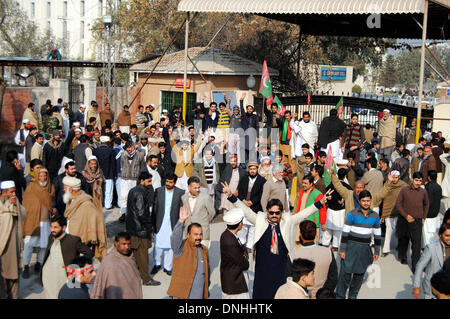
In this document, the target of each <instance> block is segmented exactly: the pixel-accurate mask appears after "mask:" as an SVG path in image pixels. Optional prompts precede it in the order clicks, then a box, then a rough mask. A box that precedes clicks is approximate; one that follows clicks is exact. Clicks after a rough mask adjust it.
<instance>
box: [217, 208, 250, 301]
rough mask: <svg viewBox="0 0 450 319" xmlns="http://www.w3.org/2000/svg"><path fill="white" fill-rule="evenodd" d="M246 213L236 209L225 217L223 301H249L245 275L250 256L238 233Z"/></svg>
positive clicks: (221, 246) (221, 243)
mask: <svg viewBox="0 0 450 319" xmlns="http://www.w3.org/2000/svg"><path fill="white" fill-rule="evenodd" d="M243 219H244V212H243V211H242V209H240V208H234V209H232V210H230V211H229V212H227V213H226V214H225V215H224V216H223V220H224V221H225V223H226V224H227V229H226V230H225V231H224V232H223V233H222V236H220V282H221V286H222V292H223V296H222V298H223V299H249V298H250V296H249V293H248V287H247V282H246V280H245V277H246V276H247V274H246V273H244V272H245V271H246V270H248V267H249V262H248V254H247V251H246V250H245V246H244V245H243V244H241V242H240V241H239V239H238V237H237V233H238V232H239V231H240V230H241V229H242V225H243Z"/></svg>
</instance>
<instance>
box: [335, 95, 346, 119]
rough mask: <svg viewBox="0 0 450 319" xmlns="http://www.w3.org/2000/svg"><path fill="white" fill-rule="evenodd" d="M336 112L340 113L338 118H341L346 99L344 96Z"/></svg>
mask: <svg viewBox="0 0 450 319" xmlns="http://www.w3.org/2000/svg"><path fill="white" fill-rule="evenodd" d="M336 110H337V113H338V114H337V116H338V117H339V116H340V115H341V113H342V112H343V111H344V97H343V96H342V97H341V99H340V100H339V102H338V104H337V105H336Z"/></svg>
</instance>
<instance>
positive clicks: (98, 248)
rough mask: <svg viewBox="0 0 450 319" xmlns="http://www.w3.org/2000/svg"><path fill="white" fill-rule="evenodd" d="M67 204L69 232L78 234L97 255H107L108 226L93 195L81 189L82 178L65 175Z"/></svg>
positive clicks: (66, 215)
mask: <svg viewBox="0 0 450 319" xmlns="http://www.w3.org/2000/svg"><path fill="white" fill-rule="evenodd" d="M63 184H64V195H63V201H64V203H65V204H66V210H65V212H64V216H65V217H66V218H67V229H66V231H67V233H69V234H71V235H74V236H78V237H80V238H81V242H82V243H84V244H86V245H87V246H89V247H92V249H93V251H94V252H95V257H97V258H99V260H101V259H102V258H103V257H105V256H106V228H105V221H104V217H103V211H100V210H99V209H98V208H97V206H96V205H95V204H94V200H93V198H92V196H90V195H88V194H86V193H85V192H84V191H83V190H81V180H80V179H78V178H76V177H72V176H65V177H64V178H63Z"/></svg>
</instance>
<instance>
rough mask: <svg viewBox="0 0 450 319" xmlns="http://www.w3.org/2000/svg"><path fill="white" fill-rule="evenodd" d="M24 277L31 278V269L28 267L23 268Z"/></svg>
mask: <svg viewBox="0 0 450 319" xmlns="http://www.w3.org/2000/svg"><path fill="white" fill-rule="evenodd" d="M22 277H23V278H24V279H28V278H30V269H29V267H28V265H26V266H24V267H23V272H22Z"/></svg>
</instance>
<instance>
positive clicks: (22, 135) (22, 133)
mask: <svg viewBox="0 0 450 319" xmlns="http://www.w3.org/2000/svg"><path fill="white" fill-rule="evenodd" d="M29 123H30V120H29V119H23V121H22V128H20V129H19V130H18V131H17V133H16V136H15V138H14V142H15V143H16V145H19V147H20V148H19V150H18V151H19V161H20V163H21V164H22V167H25V141H26V138H27V136H28V134H29V133H30V131H29V130H28V124H29Z"/></svg>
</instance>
